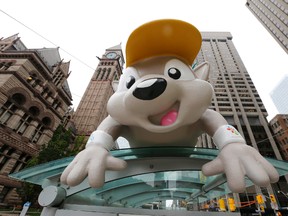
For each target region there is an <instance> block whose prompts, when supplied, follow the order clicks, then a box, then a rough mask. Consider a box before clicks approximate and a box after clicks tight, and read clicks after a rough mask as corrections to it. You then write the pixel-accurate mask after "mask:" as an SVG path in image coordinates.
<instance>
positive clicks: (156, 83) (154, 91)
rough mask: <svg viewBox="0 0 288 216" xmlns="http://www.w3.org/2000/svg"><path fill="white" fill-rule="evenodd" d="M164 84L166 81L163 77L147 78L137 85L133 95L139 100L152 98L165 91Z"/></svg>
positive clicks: (165, 84)
mask: <svg viewBox="0 0 288 216" xmlns="http://www.w3.org/2000/svg"><path fill="white" fill-rule="evenodd" d="M166 86H167V82H166V80H165V79H162V78H151V79H147V80H144V81H142V82H141V83H139V84H138V85H137V87H136V89H135V90H134V91H133V95H134V96H135V97H136V98H138V99H140V100H153V99H154V98H157V97H158V96H159V95H161V94H162V93H163V92H164V91H165V89H166Z"/></svg>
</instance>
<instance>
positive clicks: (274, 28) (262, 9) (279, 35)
mask: <svg viewBox="0 0 288 216" xmlns="http://www.w3.org/2000/svg"><path fill="white" fill-rule="evenodd" d="M246 6H247V7H248V8H249V10H250V11H251V12H252V13H253V14H254V16H255V17H256V18H257V19H258V20H259V21H260V22H261V23H262V25H263V26H264V27H265V28H266V29H267V30H268V31H269V32H270V34H271V35H272V36H273V37H274V39H275V40H276V41H277V42H278V43H279V45H280V46H281V47H282V48H283V49H284V50H285V52H286V53H288V16H287V14H288V1H287V0H247V2H246Z"/></svg>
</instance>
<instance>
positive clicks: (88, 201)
mask: <svg viewBox="0 0 288 216" xmlns="http://www.w3.org/2000/svg"><path fill="white" fill-rule="evenodd" d="M111 154H112V155H113V156H114V157H117V158H121V159H124V160H125V161H126V162H127V163H128V167H127V168H126V169H125V170H123V171H106V174H105V175H106V176H105V181H106V182H105V184H104V186H103V187H101V188H98V189H95V188H91V187H90V186H89V185H88V182H87V180H84V181H83V182H82V183H81V184H80V185H78V186H75V187H68V186H66V185H62V184H61V183H60V182H59V178H60V175H61V173H62V171H63V170H64V169H65V167H66V166H67V165H68V164H69V163H70V162H71V161H72V159H73V157H69V158H64V159H61V160H56V161H52V162H49V163H46V164H41V165H38V166H35V167H32V168H28V169H25V170H22V171H20V172H18V173H14V174H11V175H10V177H12V178H15V179H18V180H21V181H25V182H30V183H33V184H37V185H42V187H43V188H45V187H47V186H50V185H54V186H57V187H61V188H64V189H65V196H66V197H65V199H64V201H63V203H64V204H67V205H81V204H82V205H83V204H85V205H93V206H117V207H127V208H143V207H145V205H150V204H151V203H153V202H158V203H162V202H163V203H164V202H165V201H167V200H172V201H173V200H177V201H184V202H186V203H188V202H193V200H195V199H197V202H203V201H206V200H211V199H214V198H217V197H220V196H223V195H225V194H229V193H231V191H230V190H229V188H228V187H227V184H226V178H225V175H217V176H213V177H205V176H204V175H203V174H202V172H201V167H202V165H203V164H205V163H206V162H208V161H211V160H213V159H214V158H215V157H216V156H217V155H218V150H217V149H204V148H187V147H161V148H137V149H119V150H114V151H111ZM266 159H267V160H268V161H269V162H271V163H272V164H273V165H274V166H275V168H276V169H277V170H278V172H279V174H280V175H281V176H282V175H286V174H287V173H288V163H287V162H285V161H279V160H275V159H270V158H266ZM252 184H253V183H252V182H251V181H250V180H249V179H246V186H247V187H249V186H251V185H252Z"/></svg>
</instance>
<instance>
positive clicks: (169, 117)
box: [161, 110, 178, 126]
mask: <svg viewBox="0 0 288 216" xmlns="http://www.w3.org/2000/svg"><path fill="white" fill-rule="evenodd" d="M177 116H178V112H177V111H176V110H171V111H170V112H168V113H167V114H166V115H164V116H163V117H162V119H161V126H168V125H171V124H173V123H174V122H175V121H176V119H177Z"/></svg>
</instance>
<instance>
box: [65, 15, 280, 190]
mask: <svg viewBox="0 0 288 216" xmlns="http://www.w3.org/2000/svg"><path fill="white" fill-rule="evenodd" d="M201 43H202V38H201V34H200V32H199V31H198V30H197V29H196V28H195V27H194V26H193V25H191V24H189V23H187V22H183V21H180V20H173V19H163V20H156V21H152V22H149V23H146V24H144V25H142V26H140V27H138V28H137V29H136V30H134V31H133V32H132V33H131V35H130V37H129V38H128V41H127V44H126V67H127V68H126V69H125V71H124V72H123V75H122V76H121V78H120V81H119V85H118V88H117V91H116V92H115V93H114V94H113V95H112V96H111V97H110V99H109V101H108V104H107V110H108V113H109V115H108V117H107V118H106V119H105V120H104V121H103V122H102V123H101V124H100V125H99V127H98V128H97V130H96V131H94V132H93V133H92V134H91V136H90V138H89V140H88V142H87V144H86V148H85V149H84V150H83V151H81V152H80V153H79V154H78V155H76V157H75V158H74V160H73V161H72V162H71V163H70V164H69V165H68V167H67V168H66V169H65V170H64V172H63V173H62V176H61V181H62V182H63V183H65V184H68V185H70V186H75V185H77V184H79V183H81V182H82V181H83V179H84V178H86V177H87V176H88V181H89V184H90V186H91V187H101V186H102V185H103V184H104V181H105V179H104V178H105V170H107V169H109V170H121V169H124V168H125V166H126V162H125V161H123V160H121V159H119V158H114V157H113V156H111V155H110V153H109V150H111V149H112V148H113V147H114V146H115V142H114V141H115V140H116V139H117V138H118V137H119V136H122V137H125V138H126V139H127V140H128V141H129V144H130V146H131V148H137V147H148V146H149V147H153V146H158V147H159V146H191V147H192V146H195V144H196V140H197V137H199V136H200V135H201V134H202V133H207V134H208V135H210V136H211V137H212V138H213V142H214V143H215V145H216V146H217V147H218V148H219V150H220V151H219V152H220V153H219V155H218V157H217V158H216V159H214V160H213V161H211V162H208V163H207V164H205V165H204V166H203V167H202V172H203V174H204V175H207V176H210V175H215V174H220V173H225V174H226V177H227V183H228V186H229V188H230V190H231V191H233V192H242V191H243V190H245V180H244V179H245V176H247V177H249V178H250V179H251V180H252V181H253V182H254V183H255V184H256V185H259V186H267V185H268V184H269V183H270V182H272V183H273V182H276V181H278V178H279V175H278V173H277V171H276V169H275V168H274V167H273V166H272V165H271V164H270V163H269V162H268V161H267V160H266V159H265V158H263V157H262V156H261V155H260V154H259V152H258V151H257V150H256V149H254V148H253V147H250V146H248V145H247V144H246V143H245V140H244V139H243V137H242V136H241V135H240V133H239V132H238V131H237V130H236V129H235V128H234V127H233V126H231V125H228V123H227V122H226V120H225V119H224V117H222V116H221V115H220V114H219V113H218V112H215V111H213V110H210V109H208V107H209V105H210V103H211V99H212V94H213V88H212V86H211V85H210V84H209V83H208V82H207V81H206V80H207V79H208V72H209V64H208V63H207V62H204V63H202V64H200V65H198V66H197V67H196V68H195V69H192V68H191V65H192V63H193V61H194V60H195V58H196V56H197V54H198V52H199V50H200V47H201Z"/></svg>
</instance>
